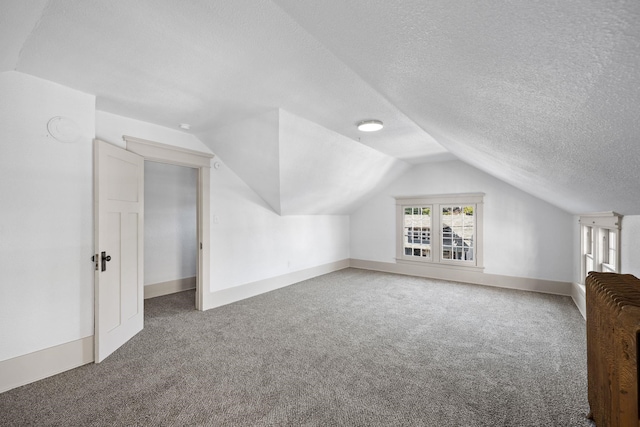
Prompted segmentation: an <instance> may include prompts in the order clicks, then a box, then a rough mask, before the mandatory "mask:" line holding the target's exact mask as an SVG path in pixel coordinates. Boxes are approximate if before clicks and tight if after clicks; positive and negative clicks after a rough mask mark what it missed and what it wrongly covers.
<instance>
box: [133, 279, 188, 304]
mask: <svg viewBox="0 0 640 427" xmlns="http://www.w3.org/2000/svg"><path fill="white" fill-rule="evenodd" d="M195 288H196V277H195V276H193V277H185V278H184V279H177V280H170V281H168V282H162V283H154V284H151V285H144V299H149V298H155V297H161V296H163V295H169V294H175V293H176V292H182V291H188V290H189V289H195Z"/></svg>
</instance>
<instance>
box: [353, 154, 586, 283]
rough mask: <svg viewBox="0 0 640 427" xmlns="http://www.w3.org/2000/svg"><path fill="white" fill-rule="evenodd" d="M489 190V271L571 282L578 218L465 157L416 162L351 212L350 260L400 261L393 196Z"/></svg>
mask: <svg viewBox="0 0 640 427" xmlns="http://www.w3.org/2000/svg"><path fill="white" fill-rule="evenodd" d="M472 192H482V193H485V194H486V195H485V199H484V265H485V270H484V271H485V273H492V274H498V275H505V276H514V277H525V278H533V279H546V280H555V281H564V282H569V281H571V280H572V273H573V257H572V251H573V232H574V230H573V226H572V221H573V216H572V215H570V214H569V213H567V212H564V211H563V210H561V209H558V208H557V207H555V206H552V205H550V204H548V203H546V202H544V201H542V200H540V199H537V198H535V197H533V196H531V195H529V194H527V193H524V192H522V191H520V190H518V189H516V188H515V187H512V186H510V185H508V184H506V183H504V182H502V181H500V180H498V179H496V178H493V177H492V176H490V175H488V174H486V173H484V172H481V171H480V170H478V169H475V168H473V167H472V166H469V165H467V164H465V163H463V162H460V161H451V162H442V163H427V164H423V165H417V166H414V167H413V168H412V169H410V170H409V171H408V172H407V173H405V174H404V175H402V176H401V177H400V178H398V179H397V180H396V181H394V182H393V183H392V184H391V185H390V186H389V187H387V188H386V189H385V190H383V191H382V192H381V193H379V194H377V195H376V196H374V197H373V198H372V199H371V200H369V201H368V202H367V203H365V204H364V205H363V206H362V207H360V208H359V209H358V210H357V211H356V212H354V213H353V214H352V215H351V258H354V259H363V260H369V261H381V262H390V263H393V262H395V256H396V253H395V251H396V243H395V236H396V232H395V227H396V225H395V224H396V222H395V199H394V196H422V195H435V194H453V193H472Z"/></svg>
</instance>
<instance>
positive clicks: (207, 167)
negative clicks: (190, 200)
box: [122, 135, 214, 311]
mask: <svg viewBox="0 0 640 427" xmlns="http://www.w3.org/2000/svg"><path fill="white" fill-rule="evenodd" d="M122 139H123V140H124V142H125V143H126V150H127V151H131V152H132V153H136V154H138V155H140V156H142V157H143V158H144V160H150V161H154V162H159V163H167V164H170V165H178V166H187V167H190V168H194V169H197V170H198V189H197V194H198V195H197V214H196V217H197V219H196V221H197V229H196V233H197V238H198V271H197V275H196V309H197V310H200V311H203V310H204V309H205V307H206V306H207V304H206V303H205V301H206V295H207V293H206V292H205V285H207V284H209V283H210V281H209V277H210V276H209V275H210V265H209V264H210V260H211V257H210V236H211V233H210V228H211V225H210V223H209V218H210V212H211V201H210V185H211V184H210V176H211V159H212V158H213V157H214V155H213V154H210V153H204V152H201V151H195V150H189V149H187V148H182V147H176V146H174V145H168V144H163V143H160V142H155V141H149V140H146V139H140V138H135V137H132V136H127V135H123V136H122Z"/></svg>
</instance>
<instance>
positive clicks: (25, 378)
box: [0, 335, 93, 393]
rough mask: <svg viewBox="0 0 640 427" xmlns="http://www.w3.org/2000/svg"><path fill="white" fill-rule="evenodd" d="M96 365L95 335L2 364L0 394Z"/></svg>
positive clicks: (0, 368) (0, 366)
mask: <svg viewBox="0 0 640 427" xmlns="http://www.w3.org/2000/svg"><path fill="white" fill-rule="evenodd" d="M91 362H93V335H91V336H89V337H86V338H82V339H79V340H76V341H71V342H68V343H66V344H60V345H57V346H55V347H49V348H45V349H44V350H40V351H36V352H33V353H29V354H25V355H22V356H18V357H14V358H12V359H8V360H3V361H2V362H0V393H3V392H5V391H8V390H11V389H12V388H16V387H20V386H23V385H26V384H29V383H32V382H34V381H38V380H41V379H44V378H47V377H51V376H53V375H56V374H59V373H61V372H64V371H68V370H69V369H73V368H77V367H78V366H82V365H86V364H87V363H91Z"/></svg>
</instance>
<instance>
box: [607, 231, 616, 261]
mask: <svg viewBox="0 0 640 427" xmlns="http://www.w3.org/2000/svg"><path fill="white" fill-rule="evenodd" d="M617 242H618V234H617V233H616V232H615V231H613V230H611V231H610V232H609V264H610V265H611V266H613V267H614V268H615V267H616V264H617V262H616V256H617V251H618V243H617Z"/></svg>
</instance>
